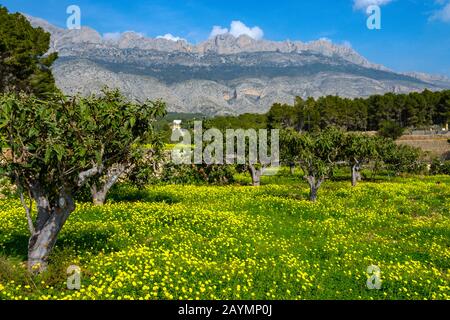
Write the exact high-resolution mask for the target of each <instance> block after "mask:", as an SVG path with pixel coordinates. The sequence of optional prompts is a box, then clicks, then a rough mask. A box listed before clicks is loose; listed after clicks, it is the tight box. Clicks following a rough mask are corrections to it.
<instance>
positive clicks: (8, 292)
mask: <svg viewBox="0 0 450 320" xmlns="http://www.w3.org/2000/svg"><path fill="white" fill-rule="evenodd" d="M238 181H239V182H240V184H236V185H232V186H223V187H221V186H194V185H192V186H181V185H158V186H150V187H148V188H146V189H136V188H133V187H130V186H126V185H121V186H118V187H117V188H115V189H114V190H113V192H112V194H111V195H110V200H109V201H108V203H107V204H106V205H105V206H103V207H95V206H93V205H91V204H87V203H79V204H78V206H77V210H76V211H75V212H74V213H73V214H72V215H71V216H70V218H69V220H68V222H67V223H66V225H65V226H64V228H63V230H62V233H61V235H60V238H59V240H58V243H57V247H56V250H55V252H54V254H53V256H52V258H51V264H50V268H49V270H48V271H47V272H45V273H43V274H41V275H39V276H36V277H30V276H29V275H28V274H27V273H26V272H25V266H24V262H25V260H26V253H27V241H28V232H27V225H26V219H25V214H24V210H23V208H22V206H21V204H20V201H18V200H16V199H15V198H10V197H6V198H4V199H0V299H268V300H270V299H294V300H295V299H449V298H450V177H449V176H437V177H415V178H392V179H386V178H384V179H383V180H380V181H372V182H362V183H360V184H359V185H358V186H357V187H355V188H352V187H351V186H350V183H349V181H344V180H342V181H327V182H326V183H325V184H324V186H323V188H322V189H321V190H320V192H319V200H318V201H317V203H311V202H309V201H307V198H308V191H309V190H308V187H307V184H306V183H305V182H303V181H302V180H301V177H300V176H290V175H288V174H287V173H284V174H282V175H281V176H276V177H264V179H263V186H261V187H259V188H255V187H249V186H242V184H245V183H246V182H249V177H247V176H245V175H242V176H239V177H238ZM69 265H78V266H80V267H81V270H82V279H81V281H82V286H81V290H79V291H70V290H68V289H67V288H66V280H67V274H66V269H67V267H68V266H69ZM370 265H376V266H378V267H379V268H380V270H381V281H382V286H381V289H380V290H369V289H368V287H367V284H366V282H367V279H368V274H367V271H366V270H367V268H368V266H370Z"/></svg>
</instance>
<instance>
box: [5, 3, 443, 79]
mask: <svg viewBox="0 0 450 320" xmlns="http://www.w3.org/2000/svg"><path fill="white" fill-rule="evenodd" d="M371 3H377V4H380V6H381V14H382V16H381V23H382V29H381V30H369V29H368V28H367V27H366V20H367V15H366V13H365V10H364V8H366V7H367V5H368V4H371ZM0 4H2V5H4V6H6V7H7V8H8V9H10V10H11V11H20V12H25V13H28V14H30V15H33V16H36V17H40V18H43V19H46V20H48V21H49V22H51V23H53V24H55V25H58V26H61V27H63V26H65V24H66V19H67V17H68V15H67V14H66V8H67V7H68V6H69V5H73V4H74V5H78V6H79V7H80V8H81V14H82V16H81V19H82V20H81V22H82V25H84V26H90V27H92V28H94V29H96V30H97V31H99V32H100V33H102V34H105V33H117V32H124V31H136V32H141V33H143V34H145V35H146V36H149V37H156V36H160V35H165V34H171V35H173V36H176V37H181V38H184V39H187V40H188V41H190V42H192V43H197V42H201V41H204V40H206V39H207V38H208V37H209V35H210V33H211V30H212V28H213V26H220V27H221V28H228V29H230V24H231V22H232V21H240V22H242V23H243V24H245V25H246V26H248V27H249V29H251V28H256V27H257V28H259V29H260V30H259V29H253V31H258V32H256V33H252V34H255V35H256V36H260V35H261V32H260V31H262V32H263V34H264V39H268V40H286V39H290V40H301V41H311V40H316V39H318V38H328V39H331V40H332V41H333V42H336V43H349V44H351V46H352V47H353V48H354V49H355V50H356V51H358V52H359V53H361V54H362V55H363V56H365V57H366V58H368V59H369V60H370V61H372V62H375V63H380V64H383V65H385V66H387V67H389V68H391V69H394V70H396V71H421V72H428V73H434V74H446V75H447V76H450V0H292V1H286V0H277V1H269V0H249V1H245V0H241V1H237V0H228V1H216V0H209V1H206V0H185V1H181V0H152V1H139V0H128V1H119V0H95V1H93V0H89V1H88V0H70V1H66V0H39V1H36V0H0ZM238 27H239V26H238ZM240 27H243V26H242V25H240ZM238 29H239V28H238ZM241 29H242V28H241Z"/></svg>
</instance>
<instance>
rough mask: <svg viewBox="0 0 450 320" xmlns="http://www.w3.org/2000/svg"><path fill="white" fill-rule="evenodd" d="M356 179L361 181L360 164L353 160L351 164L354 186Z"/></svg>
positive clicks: (356, 182)
mask: <svg viewBox="0 0 450 320" xmlns="http://www.w3.org/2000/svg"><path fill="white" fill-rule="evenodd" d="M358 181H361V164H360V163H359V162H355V163H353V164H352V186H354V187H356V185H357V184H358Z"/></svg>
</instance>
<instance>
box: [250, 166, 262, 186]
mask: <svg viewBox="0 0 450 320" xmlns="http://www.w3.org/2000/svg"><path fill="white" fill-rule="evenodd" d="M248 168H249V171H250V175H251V176H252V185H253V186H254V187H259V186H260V185H261V176H262V173H263V169H262V168H260V169H257V168H256V167H255V166H254V165H253V164H249V166H248Z"/></svg>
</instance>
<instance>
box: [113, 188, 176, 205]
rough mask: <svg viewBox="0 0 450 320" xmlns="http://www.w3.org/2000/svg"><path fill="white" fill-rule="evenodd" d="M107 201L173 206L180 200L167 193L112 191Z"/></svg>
mask: <svg viewBox="0 0 450 320" xmlns="http://www.w3.org/2000/svg"><path fill="white" fill-rule="evenodd" d="M109 199H110V200H111V201H113V202H164V203H167V204H175V203H178V202H180V200H179V199H178V198H177V197H175V196H174V195H171V194H169V193H161V192H159V193H152V192H150V191H149V190H137V189H136V190H128V191H126V192H125V191H124V190H120V189H119V190H114V191H112V192H111V194H110V195H109Z"/></svg>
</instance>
